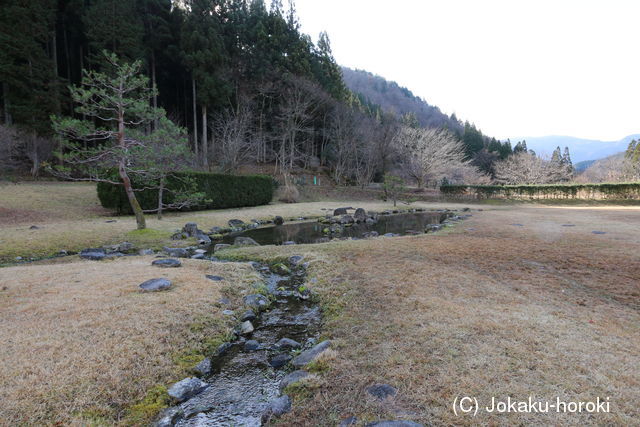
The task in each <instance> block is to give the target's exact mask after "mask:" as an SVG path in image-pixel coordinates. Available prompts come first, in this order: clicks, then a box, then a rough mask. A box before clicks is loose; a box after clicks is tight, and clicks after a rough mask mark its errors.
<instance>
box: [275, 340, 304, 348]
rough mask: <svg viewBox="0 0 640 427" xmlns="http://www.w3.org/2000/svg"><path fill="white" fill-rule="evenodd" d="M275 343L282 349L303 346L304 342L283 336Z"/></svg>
mask: <svg viewBox="0 0 640 427" xmlns="http://www.w3.org/2000/svg"><path fill="white" fill-rule="evenodd" d="M275 345H276V347H278V348H280V349H285V348H300V347H302V344H300V343H299V342H298V341H295V340H292V339H291V338H282V339H281V340H280V341H278V342H277V343H276V344H275Z"/></svg>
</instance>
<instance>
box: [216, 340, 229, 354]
mask: <svg viewBox="0 0 640 427" xmlns="http://www.w3.org/2000/svg"><path fill="white" fill-rule="evenodd" d="M231 347H233V344H231V343H230V342H223V343H222V344H220V345H219V346H218V349H217V350H216V354H217V355H218V356H224V354H225V353H226V352H227V351H229V349H230V348H231Z"/></svg>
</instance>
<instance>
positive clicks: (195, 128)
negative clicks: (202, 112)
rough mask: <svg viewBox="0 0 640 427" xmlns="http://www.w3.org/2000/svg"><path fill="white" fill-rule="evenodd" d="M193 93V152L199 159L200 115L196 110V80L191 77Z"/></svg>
mask: <svg viewBox="0 0 640 427" xmlns="http://www.w3.org/2000/svg"><path fill="white" fill-rule="evenodd" d="M191 91H192V92H193V104H192V105H193V151H194V152H195V153H196V159H197V158H198V114H197V108H196V79H195V78H193V77H191Z"/></svg>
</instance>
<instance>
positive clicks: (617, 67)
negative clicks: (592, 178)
mask: <svg viewBox="0 0 640 427" xmlns="http://www.w3.org/2000/svg"><path fill="white" fill-rule="evenodd" d="M284 3H285V4H286V2H284ZM295 4H296V8H297V11H298V16H299V17H300V21H301V24H302V30H303V31H304V32H305V33H308V34H310V35H311V36H312V38H313V40H314V41H316V40H317V36H318V34H319V32H320V31H322V30H326V31H327V32H328V33H329V37H330V39H331V44H332V48H333V53H334V56H335V58H336V60H337V61H338V63H339V64H341V65H345V66H348V67H351V68H360V69H365V70H367V71H371V72H373V73H375V74H379V75H381V76H382V77H385V78H386V79H388V80H395V81H396V82H398V83H399V84H400V85H401V86H406V87H407V88H409V89H410V90H411V91H412V92H413V93H414V94H416V95H418V96H420V97H422V98H424V99H426V100H427V102H429V103H430V104H432V105H437V106H438V107H440V109H442V110H443V111H444V112H446V113H448V114H450V113H452V112H455V113H456V115H457V116H458V117H459V118H461V119H463V120H469V121H471V122H474V123H475V124H476V125H477V126H478V127H479V128H480V129H482V131H483V132H484V133H485V134H488V135H490V136H495V137H498V138H507V137H516V136H543V135H570V136H576V137H582V138H592V139H603V140H617V139H620V138H622V137H624V136H626V135H629V134H632V133H640V83H639V81H640V43H639V42H640V26H639V25H638V19H639V18H640V1H637V0H636V1H633V0H629V1H621V0H601V1H589V0H579V1H577V0H576V1H572V0H553V1H548V0H535V1H533V0H531V1H524V0H522V1H514V0H482V1H479V0H446V1H445V0H439V1H434V0H393V1H389V0H386V1H382V0H296V3H295Z"/></svg>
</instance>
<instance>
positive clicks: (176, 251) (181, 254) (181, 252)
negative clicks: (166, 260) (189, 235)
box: [162, 246, 189, 258]
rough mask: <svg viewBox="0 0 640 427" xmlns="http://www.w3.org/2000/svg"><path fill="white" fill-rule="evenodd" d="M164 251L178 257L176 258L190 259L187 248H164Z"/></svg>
mask: <svg viewBox="0 0 640 427" xmlns="http://www.w3.org/2000/svg"><path fill="white" fill-rule="evenodd" d="M162 250H163V251H165V252H166V253H167V254H168V255H169V256H172V257H176V258H188V257H189V251H188V250H186V249H185V248H168V247H166V246H165V247H164V248H162Z"/></svg>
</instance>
